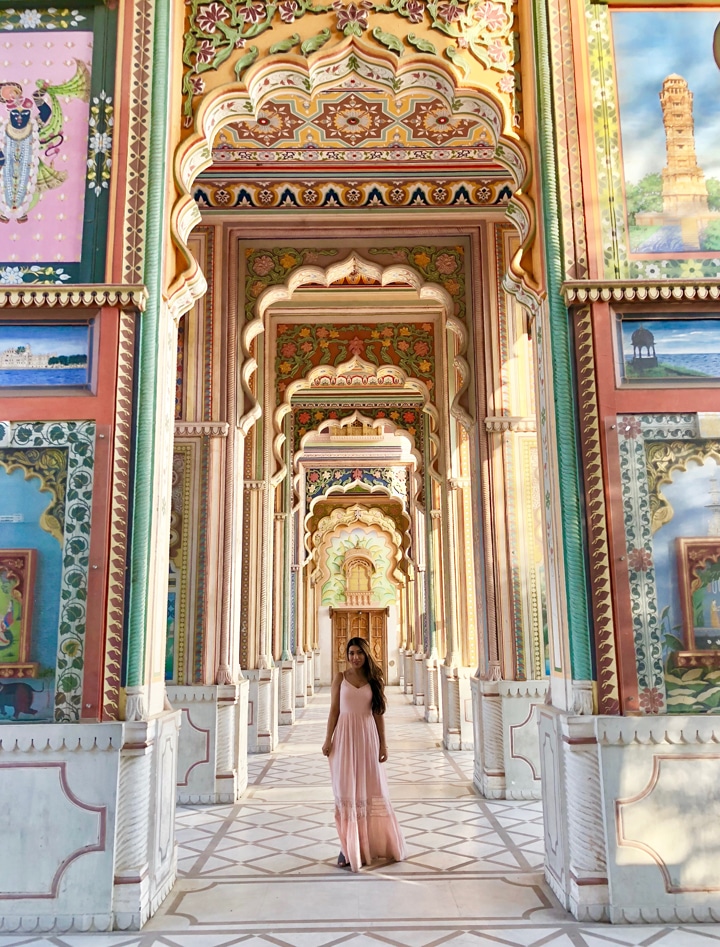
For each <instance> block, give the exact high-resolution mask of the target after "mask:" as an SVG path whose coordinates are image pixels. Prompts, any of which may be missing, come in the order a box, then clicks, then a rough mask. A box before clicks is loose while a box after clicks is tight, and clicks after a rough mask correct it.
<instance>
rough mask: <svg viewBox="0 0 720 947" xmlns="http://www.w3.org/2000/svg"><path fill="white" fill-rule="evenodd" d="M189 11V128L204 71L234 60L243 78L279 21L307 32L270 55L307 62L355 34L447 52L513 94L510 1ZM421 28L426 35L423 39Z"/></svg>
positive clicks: (417, 0) (196, 5)
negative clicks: (263, 38)
mask: <svg viewBox="0 0 720 947" xmlns="http://www.w3.org/2000/svg"><path fill="white" fill-rule="evenodd" d="M186 6H187V7H188V8H189V9H188V26H187V32H186V41H185V49H184V52H183V63H184V65H185V76H184V79H183V93H184V96H185V103H184V115H185V123H186V125H187V126H189V125H191V124H192V112H193V99H194V97H195V96H198V95H202V94H203V92H204V91H205V79H204V78H203V76H204V74H205V73H207V72H209V71H211V70H216V69H218V68H220V67H221V66H222V65H223V64H224V63H226V62H228V61H229V60H232V62H233V69H234V72H235V75H236V76H237V77H238V78H240V77H241V76H242V75H243V73H244V72H245V71H246V70H247V69H248V68H249V67H250V66H252V65H253V64H254V63H255V62H257V61H258V59H259V58H260V48H259V47H258V45H256V44H257V42H258V38H259V37H261V36H262V34H263V33H265V32H266V31H268V30H273V28H274V27H282V26H283V25H284V24H288V25H292V26H294V25H295V24H298V29H304V30H305V32H304V33H303V34H302V35H301V34H300V32H297V33H293V34H292V35H290V36H287V37H285V38H282V39H281V38H280V37H278V42H276V43H271V44H269V46H268V48H267V51H268V52H269V53H270V54H275V53H287V52H291V51H292V52H293V53H296V54H299V55H301V56H303V57H308V56H311V55H312V54H313V53H315V52H317V51H318V50H319V49H322V48H323V47H324V46H326V44H327V43H329V42H330V41H331V40H335V41H336V42H337V41H339V40H341V39H342V38H343V37H348V36H354V37H358V38H362V39H363V40H364V41H366V42H368V43H371V44H373V45H375V46H380V47H381V48H382V49H385V50H390V51H391V52H392V53H394V54H395V55H397V56H398V57H402V56H404V55H406V54H408V53H414V52H416V51H419V52H421V53H425V54H428V55H433V56H439V55H441V54H444V56H445V57H446V58H447V59H448V60H450V61H451V62H452V63H453V64H454V65H455V66H456V67H457V68H458V69H459V70H460V72H462V73H463V74H464V75H466V74H468V73H469V72H470V69H471V60H474V61H475V62H478V63H480V64H481V66H482V67H483V68H485V69H487V70H490V71H491V72H492V73H495V74H497V76H498V78H497V81H496V88H497V91H498V92H500V93H503V94H506V95H507V94H511V93H513V92H514V91H515V77H514V74H513V65H514V62H515V53H514V46H513V33H512V27H513V10H512V2H511V0H389V2H385V3H383V2H378V0H354V2H353V0H334V2H330V3H322V2H317V0H282V2H280V3H272V4H270V3H262V2H259V0H211V2H207V0H186ZM318 16H322V17H323V20H322V21H321V22H319V23H318V24H317V26H318V27H319V28H318V31H317V32H316V33H314V34H313V33H312V30H313V29H314V28H315V26H314V25H313V23H312V19H313V18H314V17H318ZM373 24H376V25H374V26H373ZM420 29H422V30H423V32H424V33H425V34H426V35H420V33H419V30H420ZM430 36H432V37H433V38H432V39H430V38H429V37H430ZM303 37H305V38H303ZM468 57H470V58H468Z"/></svg>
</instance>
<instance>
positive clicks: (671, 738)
mask: <svg viewBox="0 0 720 947" xmlns="http://www.w3.org/2000/svg"><path fill="white" fill-rule="evenodd" d="M539 716H540V740H541V743H540V745H541V758H542V769H543V808H544V810H545V834H546V842H545V850H546V862H545V875H546V878H547V880H548V882H549V884H550V885H551V886H552V888H553V890H554V891H555V893H556V894H557V896H558V897H559V898H560V900H561V901H562V903H563V904H564V905H565V906H566V907H567V908H568V910H570V911H572V913H573V914H574V915H575V917H577V918H579V919H582V920H586V919H593V920H600V919H608V920H610V921H611V922H613V923H617V924H626V923H648V924H657V923H662V922H672V923H692V922H693V921H718V920H720V829H719V828H718V820H717V818H715V817H714V814H715V813H717V812H718V811H720V751H719V750H718V744H720V721H718V720H717V719H716V718H713V717H710V718H708V717H699V716H680V715H677V716H676V715H672V716H648V717H578V716H570V715H568V714H565V713H562V712H561V711H558V710H556V709H555V708H553V707H543V708H541V709H540V710H539Z"/></svg>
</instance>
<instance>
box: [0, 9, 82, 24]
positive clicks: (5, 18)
mask: <svg viewBox="0 0 720 947" xmlns="http://www.w3.org/2000/svg"><path fill="white" fill-rule="evenodd" d="M86 19H87V17H84V16H83V15H82V14H81V13H80V11H79V10H73V9H71V8H69V7H59V8H55V7H50V8H48V9H47V10H39V9H30V10H16V9H14V8H10V9H7V10H0V30H37V29H41V30H42V29H45V30H67V29H70V28H72V27H75V26H80V24H81V23H82V22H83V21H84V20H86Z"/></svg>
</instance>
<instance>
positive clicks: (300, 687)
mask: <svg viewBox="0 0 720 947" xmlns="http://www.w3.org/2000/svg"><path fill="white" fill-rule="evenodd" d="M307 700H308V699H307V656H306V655H305V654H303V652H302V651H301V652H299V653H298V654H296V655H295V707H296V708H297V709H302V708H303V707H307Z"/></svg>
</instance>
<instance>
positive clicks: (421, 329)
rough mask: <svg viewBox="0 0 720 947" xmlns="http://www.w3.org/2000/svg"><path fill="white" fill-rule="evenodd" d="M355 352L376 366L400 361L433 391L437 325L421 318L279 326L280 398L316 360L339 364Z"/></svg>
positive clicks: (277, 371)
mask: <svg viewBox="0 0 720 947" xmlns="http://www.w3.org/2000/svg"><path fill="white" fill-rule="evenodd" d="M354 356H357V357H359V358H361V359H363V360H364V361H366V362H371V363H372V364H373V365H378V366H379V365H398V366H399V367H400V368H401V369H402V370H403V371H404V372H406V374H407V375H409V376H410V377H412V378H418V379H420V380H421V381H423V382H424V383H425V385H426V386H427V388H428V389H429V390H430V391H432V389H433V387H434V380H433V379H434V375H435V353H434V337H433V326H432V324H431V323H429V322H423V323H401V324H399V323H378V324H369V325H360V324H351V325H300V324H297V325H279V326H278V327H277V350H276V356H275V374H276V377H277V386H278V395H279V396H280V397H282V395H283V393H284V391H285V389H286V388H287V386H288V385H289V384H290V382H291V381H295V380H297V379H300V378H305V377H307V374H308V372H309V371H310V369H312V368H314V367H315V366H317V365H339V364H341V363H342V362H346V361H349V360H350V359H351V358H353V357H354Z"/></svg>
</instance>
